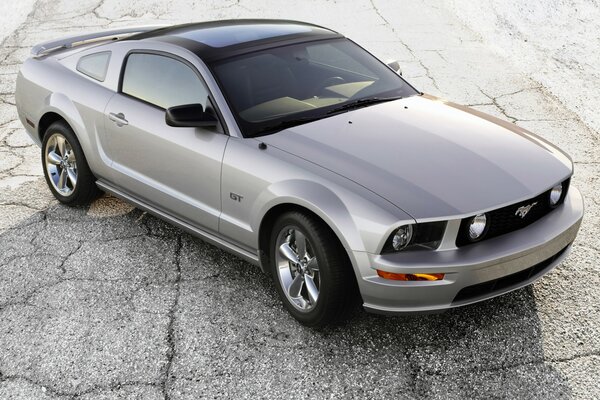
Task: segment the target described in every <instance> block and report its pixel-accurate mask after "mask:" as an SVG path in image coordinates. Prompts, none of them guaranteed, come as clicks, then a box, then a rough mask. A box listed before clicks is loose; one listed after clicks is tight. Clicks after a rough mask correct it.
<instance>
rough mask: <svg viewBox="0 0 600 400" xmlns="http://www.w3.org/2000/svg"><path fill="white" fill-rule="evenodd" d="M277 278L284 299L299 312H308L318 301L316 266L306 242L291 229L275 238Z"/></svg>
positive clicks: (306, 239) (298, 232) (315, 259)
mask: <svg viewBox="0 0 600 400" xmlns="http://www.w3.org/2000/svg"><path fill="white" fill-rule="evenodd" d="M276 263H277V276H278V277H279V282H280V283H281V287H282V288H283V291H284V292H285V295H286V297H287V298H288V300H289V301H290V302H291V303H292V304H293V305H294V307H296V308H297V309H299V310H301V311H305V312H307V311H310V310H312V309H313V308H314V307H315V306H316V304H317V301H318V300H319V287H320V286H321V279H320V277H319V263H318V261H317V257H316V255H315V253H314V250H313V249H312V246H311V244H310V241H309V240H308V238H307V237H306V235H304V233H302V232H301V231H300V229H298V228H297V227H295V226H287V227H285V228H283V229H282V230H281V232H279V235H278V236H277V249H276Z"/></svg>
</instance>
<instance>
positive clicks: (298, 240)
mask: <svg viewBox="0 0 600 400" xmlns="http://www.w3.org/2000/svg"><path fill="white" fill-rule="evenodd" d="M294 243H295V244H296V249H298V258H304V256H306V236H304V233H302V232H300V231H299V230H298V229H296V230H295V231H294Z"/></svg>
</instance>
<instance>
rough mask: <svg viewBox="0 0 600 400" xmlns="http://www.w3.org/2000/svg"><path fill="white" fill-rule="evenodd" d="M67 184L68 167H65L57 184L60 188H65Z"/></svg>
mask: <svg viewBox="0 0 600 400" xmlns="http://www.w3.org/2000/svg"><path fill="white" fill-rule="evenodd" d="M66 185H67V169H66V168H63V170H62V171H60V177H59V178H58V183H57V184H56V186H58V188H59V189H60V190H64V188H65V186H66Z"/></svg>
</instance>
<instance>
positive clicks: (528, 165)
mask: <svg viewBox="0 0 600 400" xmlns="http://www.w3.org/2000/svg"><path fill="white" fill-rule="evenodd" d="M261 140H262V141H264V142H265V143H267V144H269V145H272V146H275V147H277V148H279V149H281V150H283V151H286V152H289V153H291V154H294V155H296V156H298V157H301V158H303V159H305V160H307V161H310V162H312V163H315V164H318V165H320V166H321V167H323V168H326V169H328V170H331V171H333V172H335V173H337V174H339V175H342V176H344V177H346V178H348V179H350V180H352V181H354V182H356V183H357V184H359V185H361V186H363V187H365V188H367V189H369V190H371V191H372V192H374V193H376V194H378V195H379V196H381V197H383V198H384V199H386V200H388V201H389V202H391V203H393V204H394V205H396V206H397V207H399V208H401V209H402V210H403V211H404V212H406V213H408V214H409V215H411V216H412V217H413V218H415V219H416V220H417V221H419V220H420V221H423V220H426V219H430V218H440V217H463V216H466V215H471V214H473V213H476V212H480V211H487V210H491V209H495V208H498V207H502V206H505V205H509V204H512V203H515V202H518V201H521V200H526V199H528V198H531V197H534V196H536V195H538V194H540V193H542V192H544V191H545V190H547V189H549V188H550V187H552V186H553V185H555V184H556V183H558V182H560V181H562V180H563V179H566V178H567V177H568V176H570V174H571V172H572V164H571V160H570V159H569V158H568V157H567V156H566V155H565V154H564V153H562V152H561V151H560V150H558V149H557V148H556V147H554V146H552V145H550V144H549V143H548V142H546V141H544V140H543V139H541V138H539V137H537V136H535V135H533V134H531V133H529V132H527V131H525V130H524V129H521V128H519V127H517V126H516V125H514V124H510V123H507V122H504V121H501V120H499V119H497V118H494V117H491V116H488V115H487V114H484V113H480V112H478V111H475V110H471V109H469V108H467V107H461V106H458V105H453V104H452V103H445V102H443V101H440V100H437V99H435V98H433V97H429V96H414V97H409V98H406V99H400V100H396V101H391V102H387V103H382V104H377V105H373V106H370V107H365V108H361V109H358V110H354V111H350V112H347V113H343V114H338V115H335V116H333V117H329V118H325V119H322V120H318V121H315V122H311V123H308V124H304V125H300V126H297V127H293V128H290V129H286V130H284V131H281V132H278V133H276V134H273V135H269V136H265V137H262V138H261Z"/></svg>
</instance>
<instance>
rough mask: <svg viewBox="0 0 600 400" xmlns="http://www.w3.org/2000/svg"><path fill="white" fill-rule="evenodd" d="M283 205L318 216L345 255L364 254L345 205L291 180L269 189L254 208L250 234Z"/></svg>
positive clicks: (327, 192) (316, 186)
mask: <svg viewBox="0 0 600 400" xmlns="http://www.w3.org/2000/svg"><path fill="white" fill-rule="evenodd" d="M282 204H293V205H297V206H301V207H304V208H306V209H308V210H310V211H311V212H313V213H315V214H316V215H318V216H319V218H321V219H322V220H323V221H325V223H327V225H329V227H330V228H331V229H332V230H333V231H334V233H335V234H336V236H337V237H338V238H339V239H340V242H341V243H342V245H343V246H344V248H345V249H346V251H348V252H350V251H352V250H358V251H364V249H365V246H364V243H363V240H362V238H361V237H360V235H359V233H358V229H357V227H356V224H355V223H354V220H353V218H352V215H351V213H350V212H349V211H348V208H347V207H346V205H345V204H344V203H343V202H342V201H341V200H340V198H339V197H338V196H337V195H336V194H335V193H334V192H333V191H332V190H330V189H329V188H327V187H325V186H323V185H321V184H320V183H316V182H312V181H306V180H299V179H293V180H288V181H283V182H277V183H274V184H272V185H270V186H268V187H267V188H266V190H264V191H263V192H262V193H261V194H260V196H259V197H258V198H257V199H256V201H255V202H254V204H253V207H252V215H253V216H254V219H253V220H252V222H251V226H252V230H253V231H254V232H258V231H259V228H260V224H261V222H262V220H263V218H264V217H265V215H266V214H267V212H269V210H271V209H272V208H273V207H276V206H278V205H282ZM342 232H344V233H343V234H342Z"/></svg>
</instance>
